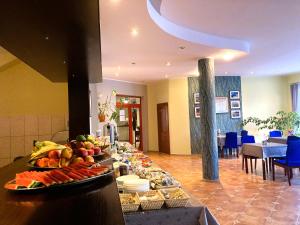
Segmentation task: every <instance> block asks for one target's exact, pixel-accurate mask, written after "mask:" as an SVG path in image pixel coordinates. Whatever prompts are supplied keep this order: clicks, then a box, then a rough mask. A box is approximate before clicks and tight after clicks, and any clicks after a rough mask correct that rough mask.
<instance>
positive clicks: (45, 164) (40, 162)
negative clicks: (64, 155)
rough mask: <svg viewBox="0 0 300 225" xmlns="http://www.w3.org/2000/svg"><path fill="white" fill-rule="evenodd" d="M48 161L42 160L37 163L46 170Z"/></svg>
mask: <svg viewBox="0 0 300 225" xmlns="http://www.w3.org/2000/svg"><path fill="white" fill-rule="evenodd" d="M48 161H49V159H48V158H41V159H38V160H37V161H36V165H37V166H38V167H41V168H44V167H47V166H48Z"/></svg>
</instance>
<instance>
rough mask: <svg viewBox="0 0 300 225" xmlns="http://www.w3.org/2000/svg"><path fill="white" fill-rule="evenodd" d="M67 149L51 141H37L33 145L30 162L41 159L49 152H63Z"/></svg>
mask: <svg viewBox="0 0 300 225" xmlns="http://www.w3.org/2000/svg"><path fill="white" fill-rule="evenodd" d="M65 148H67V147H66V146H64V145H60V144H56V143H55V142H52V141H37V142H35V144H34V147H33V150H32V153H31V157H30V160H33V159H37V158H42V157H44V156H46V155H47V154H48V152H49V151H51V150H63V149H65Z"/></svg>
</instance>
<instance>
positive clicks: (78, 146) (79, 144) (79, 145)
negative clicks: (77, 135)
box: [76, 141, 85, 149]
mask: <svg viewBox="0 0 300 225" xmlns="http://www.w3.org/2000/svg"><path fill="white" fill-rule="evenodd" d="M76 147H77V148H78V149H79V148H84V147H85V146H84V142H82V141H79V142H77V143H76Z"/></svg>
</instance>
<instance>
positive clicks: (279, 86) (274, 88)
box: [241, 76, 288, 134]
mask: <svg viewBox="0 0 300 225" xmlns="http://www.w3.org/2000/svg"><path fill="white" fill-rule="evenodd" d="M241 79H242V80H241V82H242V104H243V118H247V117H249V116H255V117H259V118H262V119H264V118H266V117H269V116H271V115H275V113H276V112H278V111H279V110H288V94H287V88H288V87H287V81H286V77H282V76H276V77H274V76H273V77H242V78H241ZM245 129H246V130H248V131H249V132H250V133H251V134H257V133H258V130H257V129H256V127H255V126H254V125H247V126H246V127H245Z"/></svg>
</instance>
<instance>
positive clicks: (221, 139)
mask: <svg viewBox="0 0 300 225" xmlns="http://www.w3.org/2000/svg"><path fill="white" fill-rule="evenodd" d="M217 138H218V146H219V147H220V148H223V147H224V145H225V139H226V135H224V134H219V135H218V136H217ZM241 138H242V137H241V136H240V135H238V136H237V144H238V145H241V143H242V142H241Z"/></svg>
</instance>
